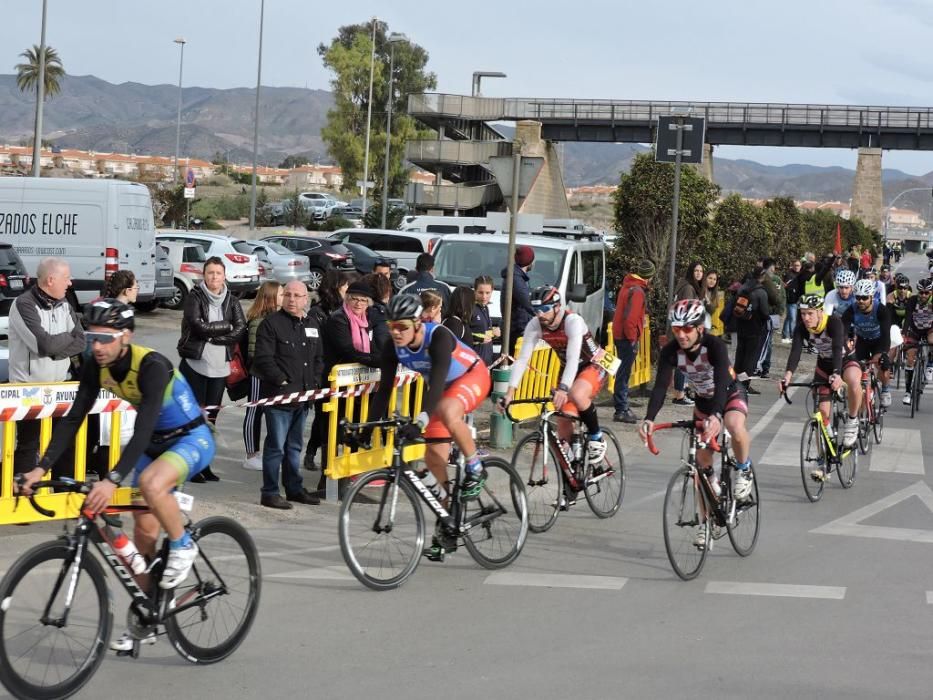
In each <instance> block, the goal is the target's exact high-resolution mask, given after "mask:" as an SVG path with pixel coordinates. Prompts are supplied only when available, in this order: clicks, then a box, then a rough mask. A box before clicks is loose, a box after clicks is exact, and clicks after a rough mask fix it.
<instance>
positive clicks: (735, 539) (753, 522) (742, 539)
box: [726, 466, 761, 557]
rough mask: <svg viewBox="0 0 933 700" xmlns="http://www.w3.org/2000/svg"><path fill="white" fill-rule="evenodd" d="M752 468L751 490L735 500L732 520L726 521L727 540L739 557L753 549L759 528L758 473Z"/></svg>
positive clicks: (746, 554) (745, 555)
mask: <svg viewBox="0 0 933 700" xmlns="http://www.w3.org/2000/svg"><path fill="white" fill-rule="evenodd" d="M749 469H751V470H752V492H751V493H750V494H749V496H748V498H747V499H746V500H744V501H735V502H734V504H733V505H734V507H735V514H734V518H733V519H732V520H727V521H726V530H727V531H728V532H729V541H730V542H732V548H733V549H734V550H735V553H736V554H738V555H739V556H740V557H747V556H748V555H749V554H751V553H752V550H754V549H755V544H756V543H757V542H758V531H759V529H760V528H761V501H760V500H759V498H758V475H757V474H755V467H753V466H751V467H749Z"/></svg>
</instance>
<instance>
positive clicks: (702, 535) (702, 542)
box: [693, 523, 706, 549]
mask: <svg viewBox="0 0 933 700" xmlns="http://www.w3.org/2000/svg"><path fill="white" fill-rule="evenodd" d="M693 546H694V547H696V548H697V549H706V523H703V524H702V525H700V527H698V528H697V536H696V537H695V538H694V540H693Z"/></svg>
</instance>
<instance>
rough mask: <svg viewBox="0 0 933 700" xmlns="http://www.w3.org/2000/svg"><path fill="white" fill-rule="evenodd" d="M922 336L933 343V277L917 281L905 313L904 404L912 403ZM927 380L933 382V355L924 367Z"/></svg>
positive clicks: (928, 358) (928, 357)
mask: <svg viewBox="0 0 933 700" xmlns="http://www.w3.org/2000/svg"><path fill="white" fill-rule="evenodd" d="M921 338H926V339H927V342H928V343H931V344H933V277H927V278H926V279H922V280H920V281H918V282H917V295H916V296H913V297H911V298H910V299H908V300H907V303H906V305H905V314H904V349H905V351H906V353H905V354H906V356H907V366H906V367H905V370H906V371H905V373H904V380H905V386H906V388H907V393H906V394H904V405H905V406H909V405H910V390H911V389H912V388H913V381H914V364H915V363H916V362H917V345H918V344H919V342H920V339H921ZM923 370H924V373H925V375H926V376H925V379H926V381H927V382H933V357H931V356H930V355H928V356H927V366H926V367H924V368H923Z"/></svg>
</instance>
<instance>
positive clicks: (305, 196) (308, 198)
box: [298, 192, 344, 219]
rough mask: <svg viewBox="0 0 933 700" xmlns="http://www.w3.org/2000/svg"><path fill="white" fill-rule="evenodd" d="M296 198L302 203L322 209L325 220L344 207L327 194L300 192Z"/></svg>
mask: <svg viewBox="0 0 933 700" xmlns="http://www.w3.org/2000/svg"><path fill="white" fill-rule="evenodd" d="M298 198H299V199H301V200H302V202H311V203H312V204H313V205H314V206H316V207H321V208H323V210H324V217H323V218H325V219H326V218H329V217H330V216H333V214H334V212H335V211H337V210H339V209H342V208H343V206H344V203H343V202H340V201H338V200H337V198H336V197H335V196H334V195H332V194H328V193H327V192H302V193H301V194H299V195H298Z"/></svg>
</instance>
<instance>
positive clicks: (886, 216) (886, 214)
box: [882, 187, 930, 243]
mask: <svg viewBox="0 0 933 700" xmlns="http://www.w3.org/2000/svg"><path fill="white" fill-rule="evenodd" d="M910 192H930V188H929V187H911V188H909V189H906V190H904V191H903V192H898V193H897V196H896V197H895V198H894V199H892V200H891V203H890V204H889V205H888V206H886V207H885V208H884V220H883V221H882V224H883V228H884V231H883V232H882V239H883V241H884V243H887V242H888V224H889V222H890V219H891V210H892V209H893V208H894V204H895V203H896V202H897V200H899V199H900V198H901V197H903V196H904V195H905V194H909V193H910Z"/></svg>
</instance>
